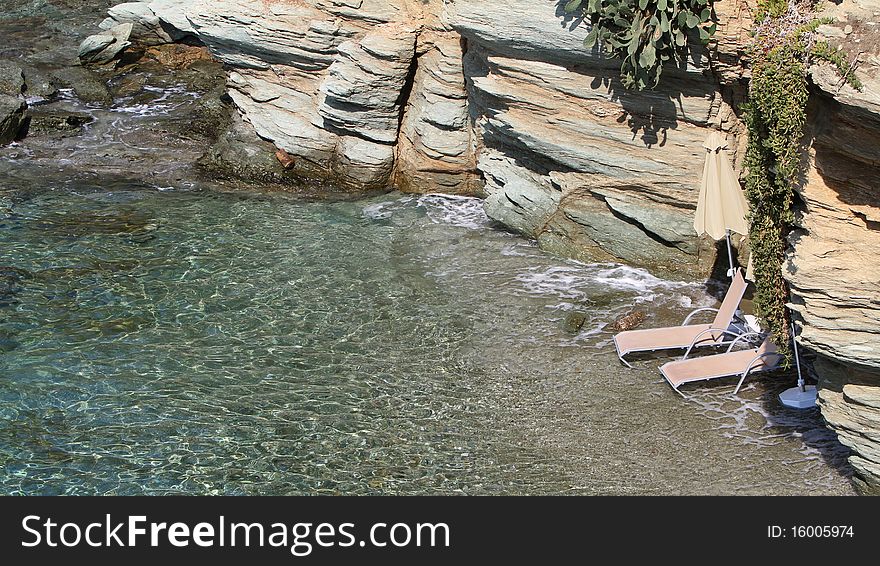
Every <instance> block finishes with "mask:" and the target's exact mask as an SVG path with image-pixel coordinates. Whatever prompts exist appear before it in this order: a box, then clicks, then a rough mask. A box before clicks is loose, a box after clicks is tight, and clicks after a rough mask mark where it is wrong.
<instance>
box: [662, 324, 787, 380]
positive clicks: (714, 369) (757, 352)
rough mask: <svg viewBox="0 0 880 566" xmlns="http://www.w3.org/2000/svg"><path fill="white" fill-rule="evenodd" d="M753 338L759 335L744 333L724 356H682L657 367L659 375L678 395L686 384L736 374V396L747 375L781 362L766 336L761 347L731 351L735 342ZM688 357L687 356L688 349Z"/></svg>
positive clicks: (779, 356) (770, 367)
mask: <svg viewBox="0 0 880 566" xmlns="http://www.w3.org/2000/svg"><path fill="white" fill-rule="evenodd" d="M754 337H760V335H757V334H754V333H748V334H743V335H742V336H740V337H739V338H737V339H736V340H734V341H733V343H731V344H730V347H729V348H728V349H727V352H726V353H724V354H716V355H714V356H702V357H699V358H690V359H688V358H687V354H685V359H683V360H676V361H674V362H668V363H665V364H663V365H662V366H660V373H662V374H663V377H664V378H665V379H666V381H668V382H669V385H671V386H672V388H673V389H675V390H676V391H678V393H679V394H681V391H679V390H678V388H679V387H681V386H682V385H684V384H685V383H692V382H694V381H704V380H707V379H717V378H720V377H729V376H736V375H738V376H740V379H739V383H738V384H737V385H736V389H735V390H734V391H733V393H734V395H736V394H737V393H738V392H739V389H740V387H742V384H743V382H744V381H745V380H746V377H747V376H748V375H749V374H750V373H753V372H757V371H766V370H770V369H773V368H775V367H776V366H777V365H778V364H779V362H780V360H781V359H782V355H781V354H779V353H777V351H776V345H775V344H774V343H773V342H772V341H771V340H770V337H769V336H767V337H766V338H764V341H763V342H762V343H761V345H760V346H758V347H756V348H749V349H748V350H736V351H733V347H734V346H736V345H737V343H739V342H741V341H745V340H747V339H750V338H754ZM688 354H690V350H689V351H688Z"/></svg>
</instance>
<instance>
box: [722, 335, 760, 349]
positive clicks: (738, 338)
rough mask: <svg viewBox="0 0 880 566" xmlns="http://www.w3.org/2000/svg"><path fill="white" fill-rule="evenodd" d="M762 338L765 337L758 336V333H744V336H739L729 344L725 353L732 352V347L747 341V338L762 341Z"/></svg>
mask: <svg viewBox="0 0 880 566" xmlns="http://www.w3.org/2000/svg"><path fill="white" fill-rule="evenodd" d="M764 336H765V335H764V334H759V333H758V332H746V333H745V334H740V335H739V336H737V337H736V339H735V340H734V341H733V342H731V343H730V347H729V348H727V351H728V352H731V351H733V347H734V346H736V345H737V344H738V343H739V341H740V340H748V339H749V338H759V339H763V338H764Z"/></svg>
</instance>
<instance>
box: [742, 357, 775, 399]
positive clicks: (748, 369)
mask: <svg viewBox="0 0 880 566" xmlns="http://www.w3.org/2000/svg"><path fill="white" fill-rule="evenodd" d="M767 356H778V357H780V358H784V357H785V356H783V355H782V354H780V353H779V352H764V353H763V354H758V355H757V356H755V357H754V358H753V359H752V361H750V362H749V365H747V366H746V370H745V371H744V372H742V375H741V376H740V378H739V383H737V384H736V389H734V390H733V394H734V395H736V394H737V393H739V389H740V387H742V384H743V382H744V381H745V380H746V376H748V375H749V372H750V371H752V369H753V368H754V367H755V363H756V362H758V361H759V360H762V359H764V358H766V357H767Z"/></svg>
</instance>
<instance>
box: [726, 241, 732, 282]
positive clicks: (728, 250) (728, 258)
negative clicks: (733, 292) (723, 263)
mask: <svg viewBox="0 0 880 566" xmlns="http://www.w3.org/2000/svg"><path fill="white" fill-rule="evenodd" d="M727 261H728V262H729V265H730V269H729V270H728V272H727V274H728V275H730V278H731V279H733V246H731V245H730V230H728V231H727Z"/></svg>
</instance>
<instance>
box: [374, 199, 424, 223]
mask: <svg viewBox="0 0 880 566" xmlns="http://www.w3.org/2000/svg"><path fill="white" fill-rule="evenodd" d="M412 200H413V197H401V198H399V199H396V200H386V201H382V202H375V203H373V204H368V205H367V206H365V207H364V208H363V215H364V216H365V217H367V218H371V219H373V220H386V219H388V218H391V217H392V216H393V215H394V213H395V211H397V210H400V209H401V208H404V207H405V206H406V204H407V203H409V202H411V201H412Z"/></svg>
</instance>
